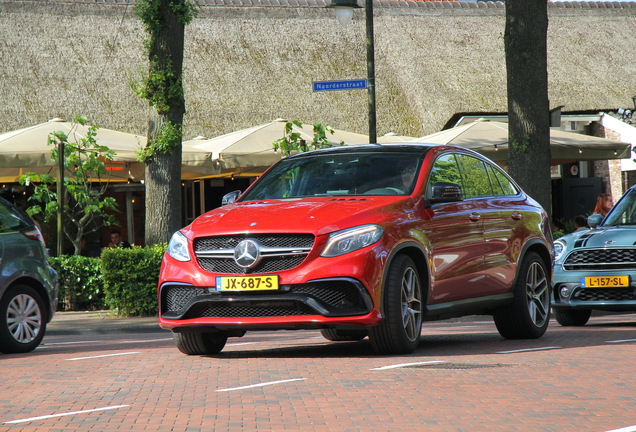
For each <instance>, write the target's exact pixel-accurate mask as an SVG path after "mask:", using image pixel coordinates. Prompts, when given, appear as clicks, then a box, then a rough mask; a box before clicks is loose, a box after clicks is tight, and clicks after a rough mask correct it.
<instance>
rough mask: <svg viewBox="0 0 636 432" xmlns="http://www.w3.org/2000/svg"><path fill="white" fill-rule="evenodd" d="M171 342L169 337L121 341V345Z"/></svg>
mask: <svg viewBox="0 0 636 432" xmlns="http://www.w3.org/2000/svg"><path fill="white" fill-rule="evenodd" d="M171 340H173V339H172V338H171V337H169V338H161V339H146V340H130V341H121V343H145V342H161V341H171ZM103 342H108V341H103Z"/></svg>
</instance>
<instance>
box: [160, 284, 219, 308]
mask: <svg viewBox="0 0 636 432" xmlns="http://www.w3.org/2000/svg"><path fill="white" fill-rule="evenodd" d="M207 294H208V289H207V288H201V287H195V286H191V285H185V286H182V285H169V286H165V287H164V288H163V289H162V290H161V296H162V298H161V306H162V309H163V311H164V313H168V314H177V315H180V314H182V313H183V312H185V309H187V307H188V306H189V305H190V304H191V303H192V301H193V300H194V299H196V298H197V297H201V296H205V295H207Z"/></svg>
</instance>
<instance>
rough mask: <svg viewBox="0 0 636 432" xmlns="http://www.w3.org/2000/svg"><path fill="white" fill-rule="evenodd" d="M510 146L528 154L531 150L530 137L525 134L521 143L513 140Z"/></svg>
mask: <svg viewBox="0 0 636 432" xmlns="http://www.w3.org/2000/svg"><path fill="white" fill-rule="evenodd" d="M510 145H512V147H514V148H516V149H517V150H519V151H520V152H523V153H526V152H527V151H528V149H529V148H530V135H528V134H525V135H524V136H523V140H522V141H521V142H518V141H515V140H513V141H511V142H510Z"/></svg>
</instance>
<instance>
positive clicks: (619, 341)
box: [605, 339, 636, 343]
mask: <svg viewBox="0 0 636 432" xmlns="http://www.w3.org/2000/svg"><path fill="white" fill-rule="evenodd" d="M623 342H636V339H619V340H613V341H606V342H605V343H623Z"/></svg>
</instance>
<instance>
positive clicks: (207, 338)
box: [172, 332, 227, 355]
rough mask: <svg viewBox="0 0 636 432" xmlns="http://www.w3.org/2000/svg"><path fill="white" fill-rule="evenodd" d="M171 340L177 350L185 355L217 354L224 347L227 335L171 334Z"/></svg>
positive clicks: (218, 333)
mask: <svg viewBox="0 0 636 432" xmlns="http://www.w3.org/2000/svg"><path fill="white" fill-rule="evenodd" d="M172 339H174V342H175V343H176V344H177V348H179V351H181V352H182V353H184V354H187V355H212V354H218V353H220V352H221V350H223V347H225V343H226V342H227V335H226V334H225V333H220V332H217V333H195V332H185V333H174V332H173V333H172Z"/></svg>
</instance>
